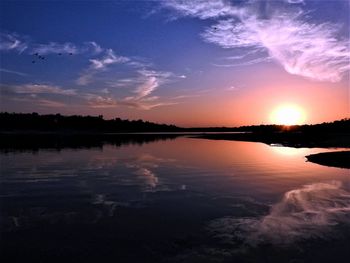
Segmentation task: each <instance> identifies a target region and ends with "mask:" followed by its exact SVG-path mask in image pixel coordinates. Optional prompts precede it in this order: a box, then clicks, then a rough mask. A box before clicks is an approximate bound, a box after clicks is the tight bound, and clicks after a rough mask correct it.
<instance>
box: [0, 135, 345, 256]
mask: <svg viewBox="0 0 350 263" xmlns="http://www.w3.org/2000/svg"><path fill="white" fill-rule="evenodd" d="M131 142H132V141H131ZM80 147H83V146H82V145H80V146H79V147H75V148H69V147H68V148H60V149H59V150H57V149H53V148H50V147H48V148H45V149H40V148H39V149H35V151H30V149H26V150H22V151H20V150H18V149H13V151H11V150H6V152H5V151H2V153H1V170H0V171H1V178H0V180H1V181H0V187H1V189H0V190H1V191H0V198H1V199H0V200H1V201H0V204H1V206H0V208H1V211H0V212H1V214H0V216H1V221H0V224H1V236H0V242H1V244H0V249H1V258H0V260H1V262H293V263H296V262H349V258H350V172H349V170H346V169H339V168H329V167H324V166H320V165H317V164H313V163H310V162H306V161H305V158H304V156H305V155H308V154H311V153H317V152H322V151H327V150H325V149H305V148H302V149H295V148H286V147H271V146H268V145H265V144H262V143H250V142H235V141H211V140H205V139H194V138H185V137H178V138H175V139H174V138H173V139H171V140H161V141H153V142H148V143H145V144H141V142H138V143H130V141H129V143H128V144H123V143H118V144H108V143H106V144H103V146H101V145H100V146H99V147H95V148H94V147H92V148H80ZM332 150H334V149H332Z"/></svg>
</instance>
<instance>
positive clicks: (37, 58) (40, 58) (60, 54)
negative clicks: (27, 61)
mask: <svg viewBox="0 0 350 263" xmlns="http://www.w3.org/2000/svg"><path fill="white" fill-rule="evenodd" d="M68 54H69V55H70V56H72V55H73V53H68ZM57 55H58V56H62V55H63V54H62V53H57ZM33 56H34V59H33V60H32V63H33V64H34V63H36V62H37V61H40V60H45V58H46V57H44V56H42V55H40V54H39V53H34V54H33Z"/></svg>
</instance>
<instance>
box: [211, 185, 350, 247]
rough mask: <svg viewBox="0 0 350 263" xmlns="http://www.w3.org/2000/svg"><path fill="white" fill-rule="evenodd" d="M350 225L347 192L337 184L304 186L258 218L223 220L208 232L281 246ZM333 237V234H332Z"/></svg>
mask: <svg viewBox="0 0 350 263" xmlns="http://www.w3.org/2000/svg"><path fill="white" fill-rule="evenodd" d="M349 223H350V193H349V192H347V191H346V190H344V189H342V185H341V183H340V182H338V181H334V182H327V183H315V184H309V185H305V186H303V187H301V188H299V189H294V190H291V191H289V192H287V193H285V194H284V197H283V199H282V200H281V201H280V202H279V203H277V204H275V205H273V206H272V207H271V209H270V212H269V213H268V214H267V215H265V216H263V217H261V218H240V219H236V218H222V219H219V220H215V221H213V222H212V223H211V224H210V227H209V229H210V231H212V232H213V233H215V235H218V236H222V235H224V234H225V235H226V236H225V237H226V238H227V239H228V241H232V242H235V241H234V240H236V241H237V240H240V241H243V242H244V243H246V244H249V245H252V246H255V245H258V244H261V243H273V244H276V245H284V244H290V243H293V242H296V241H298V240H305V239H310V238H324V237H326V236H327V234H328V233H331V232H332V231H335V230H336V225H337V224H347V225H348V224H349ZM332 236H333V237H334V236H335V235H332Z"/></svg>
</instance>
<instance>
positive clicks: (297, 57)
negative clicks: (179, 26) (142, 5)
mask: <svg viewBox="0 0 350 263" xmlns="http://www.w3.org/2000/svg"><path fill="white" fill-rule="evenodd" d="M205 2H206V1H199V0H189V1H176V0H173V1H170V2H166V3H163V2H162V3H163V6H164V7H166V8H172V9H173V10H175V11H176V12H177V13H181V14H182V15H186V16H193V17H197V18H200V19H209V18H210V19H215V20H217V23H216V24H215V25H213V26H211V27H209V28H207V29H206V30H205V31H204V32H203V33H202V34H201V36H202V38H203V39H204V40H205V41H207V42H209V43H214V44H217V45H219V46H221V47H223V48H248V49H250V50H252V49H253V50H256V51H266V52H267V53H268V55H269V57H271V58H272V59H273V60H274V61H276V62H277V63H279V64H281V65H282V66H283V68H284V69H285V70H286V71H287V72H288V73H290V74H294V75H299V76H303V77H307V78H310V79H314V80H319V81H331V82H337V81H340V80H341V78H342V77H343V75H344V74H345V72H347V71H348V70H349V68H350V65H349V60H350V50H349V39H348V38H342V37H340V36H339V31H340V25H338V24H335V23H331V22H322V23H320V22H319V23H312V22H310V20H307V19H306V13H305V12H304V11H302V9H300V8H292V9H288V8H284V9H281V10H280V9H278V8H277V7H276V9H275V10H274V11H271V13H269V14H268V16H261V14H259V11H257V10H258V8H256V7H255V6H254V2H250V3H249V5H241V6H239V7H235V6H232V5H231V4H230V2H225V1H213V2H210V3H211V4H208V5H205ZM288 2H289V5H290V3H293V4H296V3H302V1H288ZM252 3H253V4H252ZM257 4H258V3H257ZM291 6H292V5H291ZM293 6H295V5H293ZM256 59H257V60H255V61H252V62H249V63H248V65H249V64H254V63H255V62H259V58H256ZM261 61H265V60H264V59H262V60H261ZM239 65H240V64H239ZM241 65H242V64H241ZM243 65H247V64H243Z"/></svg>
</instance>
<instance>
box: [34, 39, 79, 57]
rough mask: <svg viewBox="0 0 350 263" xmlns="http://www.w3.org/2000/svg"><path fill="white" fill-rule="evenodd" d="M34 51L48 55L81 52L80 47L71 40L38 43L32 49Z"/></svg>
mask: <svg viewBox="0 0 350 263" xmlns="http://www.w3.org/2000/svg"><path fill="white" fill-rule="evenodd" d="M32 52H33V53H39V54H40V55H48V54H52V53H54V54H58V53H61V54H69V53H72V54H77V53H79V52H80V51H79V48H78V47H77V46H76V45H74V44H72V43H69V42H66V43H63V44H61V43H56V42H50V43H48V44H37V45H35V46H34V48H33V49H32Z"/></svg>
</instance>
